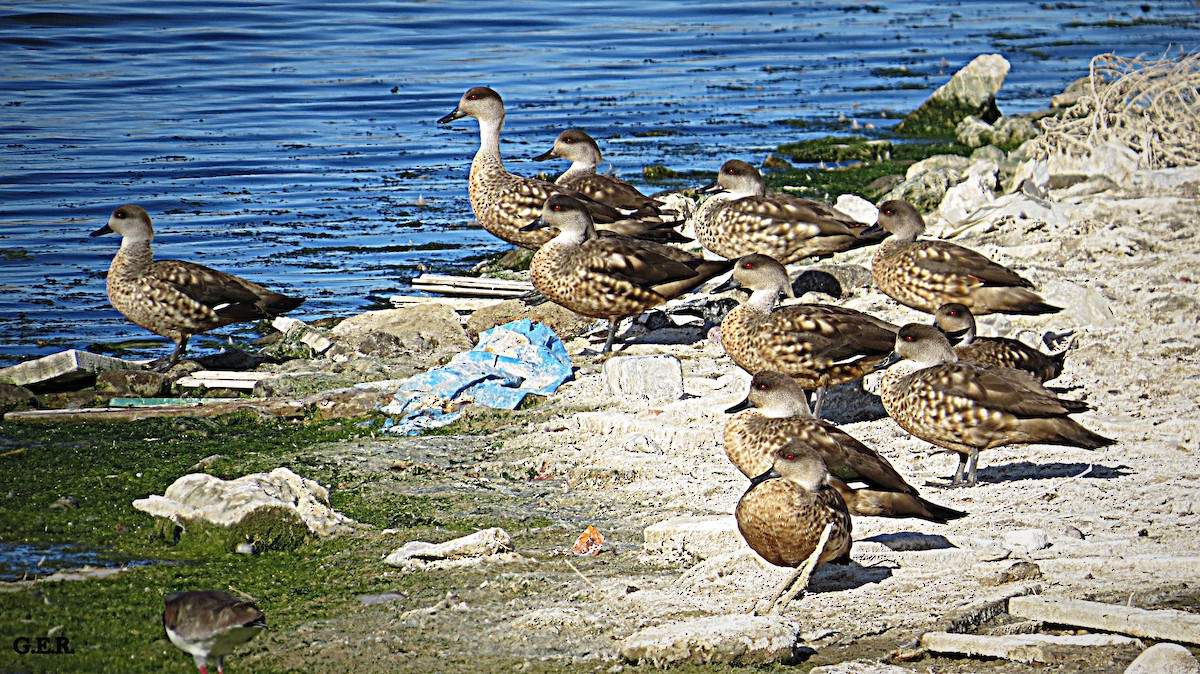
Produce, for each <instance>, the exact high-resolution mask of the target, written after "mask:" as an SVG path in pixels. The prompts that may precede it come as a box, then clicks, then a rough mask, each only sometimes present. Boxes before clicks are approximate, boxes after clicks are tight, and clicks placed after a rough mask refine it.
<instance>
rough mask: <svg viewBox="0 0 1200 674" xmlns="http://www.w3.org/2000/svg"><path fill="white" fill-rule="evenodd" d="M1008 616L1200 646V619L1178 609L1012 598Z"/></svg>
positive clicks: (1037, 598)
mask: <svg viewBox="0 0 1200 674" xmlns="http://www.w3.org/2000/svg"><path fill="white" fill-rule="evenodd" d="M1193 568H1195V567H1193ZM1008 612H1009V614H1010V615H1013V616H1016V617H1018V618H1027V619H1029V620H1041V621H1043V622H1047V623H1051V624H1055V625H1070V626H1072V627H1086V628H1088V629H1097V630H1105V631H1108V632H1120V633H1121V634H1129V635H1132V636H1135V637H1145V638H1148V639H1158V640H1161V641H1179V642H1183V643H1187V644H1200V615H1196V614H1195V613H1188V612H1186V611H1177V610H1175V609H1156V610H1146V609H1140V608H1132V607H1129V606H1119V605H1116V604H1105V603H1102V602H1097V601H1084V600H1082V599H1047V598H1045V597H1013V598H1012V599H1009V600H1008Z"/></svg>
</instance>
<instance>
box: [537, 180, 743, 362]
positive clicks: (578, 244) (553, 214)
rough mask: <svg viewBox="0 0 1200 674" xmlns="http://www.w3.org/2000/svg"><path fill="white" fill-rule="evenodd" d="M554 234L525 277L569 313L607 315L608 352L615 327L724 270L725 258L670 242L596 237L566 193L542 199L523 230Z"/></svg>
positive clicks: (578, 205) (582, 210)
mask: <svg viewBox="0 0 1200 674" xmlns="http://www.w3.org/2000/svg"><path fill="white" fill-rule="evenodd" d="M547 227H552V228H555V229H557V230H558V234H557V235H556V236H555V237H554V238H552V239H550V240H549V241H547V242H546V243H545V244H543V245H542V247H541V248H539V249H538V251H537V252H536V253H534V255H533V260H532V262H530V265H529V276H530V279H531V280H532V281H533V286H534V288H536V289H537V290H538V292H540V293H541V294H542V295H544V296H545V297H546V298H547V299H549V300H550V301H551V302H554V303H555V304H560V305H562V306H564V307H566V308H568V309H570V310H571V311H574V312H576V313H580V314H583V315H584V316H591V317H593V318H607V319H608V321H609V326H608V339H606V340H605V342H604V348H603V350H602V353H608V352H609V351H611V350H612V345H613V341H614V340H615V339H616V334H617V326H618V325H619V324H620V320H621V319H622V318H624V317H626V316H633V315H635V314H638V313H640V312H642V311H645V310H646V309H650V308H652V307H655V306H658V305H659V304H662V303H663V302H666V301H667V300H669V299H672V298H675V297H678V296H679V295H682V294H683V293H685V292H687V291H689V290H691V289H693V288H695V287H696V286H698V285H700V284H701V283H703V282H705V281H707V280H708V279H710V278H712V277H714V276H717V275H718V274H722V273H724V272H727V271H729V267H730V263H729V262H726V261H706V260H703V259H701V258H698V257H695V256H694V255H691V254H690V253H687V252H685V251H683V250H681V249H679V248H675V247H674V246H668V245H665V244H659V243H654V242H651V241H643V240H639V239H631V238H626V237H622V236H597V235H596V230H595V228H594V226H593V224H592V218H591V216H590V215H589V214H588V210H587V208H586V207H585V206H584V205H583V203H581V202H580V201H578V200H577V199H574V198H572V197H569V196H567V195H565V194H554V195H551V196H550V198H549V199H547V200H546V204H545V207H544V208H543V210H542V216H541V217H540V218H538V219H537V221H535V222H534V223H533V224H530V225H527V226H526V229H540V228H547Z"/></svg>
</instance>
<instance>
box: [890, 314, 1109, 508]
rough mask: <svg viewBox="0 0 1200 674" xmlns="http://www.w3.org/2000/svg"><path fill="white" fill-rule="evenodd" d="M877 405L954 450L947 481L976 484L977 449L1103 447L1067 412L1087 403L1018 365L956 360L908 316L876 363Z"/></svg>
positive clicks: (1104, 442) (941, 340)
mask: <svg viewBox="0 0 1200 674" xmlns="http://www.w3.org/2000/svg"><path fill="white" fill-rule="evenodd" d="M883 368H889V369H888V371H887V372H886V373H885V374H884V377H883V381H882V394H881V396H880V397H881V398H882V400H883V406H884V409H886V410H887V412H888V414H889V415H891V417H892V418H893V419H895V420H896V423H898V424H899V425H900V427H901V428H903V429H904V430H906V431H908V432H909V433H912V434H913V435H915V436H917V437H918V438H921V439H922V440H925V441H926V442H931V443H933V444H935V445H938V446H939V447H944V448H946V449H949V450H951V451H953V452H958V455H959V456H958V459H959V463H958V469H957V470H955V472H954V480H953V482H952V483H951V484H952V486H956V485H959V484H962V483H963V470H964V468H965V469H966V471H967V476H966V484H967V485H974V484H975V483H976V479H975V470H976V467H977V464H978V463H979V452H980V450H983V449H990V448H992V447H1002V446H1005V445H1019V444H1048V445H1069V446H1072V447H1081V448H1083V449H1096V448H1099V447H1106V446H1108V445H1111V444H1113V443H1114V442H1115V441H1114V440H1111V439H1109V438H1106V437H1104V436H1102V435H1098V434H1096V433H1093V432H1092V431H1090V430H1088V429H1086V428H1084V427H1083V426H1081V425H1080V424H1079V423H1077V422H1076V421H1074V420H1073V419H1071V418H1069V417H1068V416H1067V415H1068V414H1074V413H1076V412H1084V411H1087V410H1088V409H1090V407H1089V406H1088V404H1087V403H1085V402H1081V401H1077V400H1064V399H1062V398H1059V397H1058V396H1056V395H1055V394H1054V393H1052V392H1051V391H1048V390H1047V389H1046V388H1045V387H1044V386H1042V385H1041V384H1040V383H1039V382H1038V381H1037V380H1036V379H1034V378H1033V377H1032V376H1030V375H1029V374H1027V373H1025V372H1022V371H1020V370H1013V369H1011V368H1006V367H998V366H995V365H984V364H981V363H972V362H968V361H960V360H959V359H958V356H956V355H955V354H954V351H953V350H952V349H951V348H950V342H948V341H947V340H946V336H945V335H943V334H942V333H941V332H940V331H938V330H937V328H934V327H933V326H931V325H920V324H917V323H910V324H908V325H906V326H904V327H902V328H900V331H899V332H897V333H896V350H895V353H893V354H892V356H890V357H889V358H888V359H887V360H885V361H883V362H882V363H880V369H883Z"/></svg>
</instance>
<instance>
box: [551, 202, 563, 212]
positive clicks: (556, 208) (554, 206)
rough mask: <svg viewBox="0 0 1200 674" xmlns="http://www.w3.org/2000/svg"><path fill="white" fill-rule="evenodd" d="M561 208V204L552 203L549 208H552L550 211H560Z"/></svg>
mask: <svg viewBox="0 0 1200 674" xmlns="http://www.w3.org/2000/svg"><path fill="white" fill-rule="evenodd" d="M562 209H563V207H562V204H553V205H552V206H550V210H552V211H561V210H562Z"/></svg>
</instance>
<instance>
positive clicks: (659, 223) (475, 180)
mask: <svg viewBox="0 0 1200 674" xmlns="http://www.w3.org/2000/svg"><path fill="white" fill-rule="evenodd" d="M504 116H505V113H504V101H503V100H501V98H500V94H498V93H496V92H495V91H493V90H492V89H489V88H487V87H472V88H471V89H469V90H467V92H466V93H464V94H463V95H462V98H461V99H460V100H459V102H458V105H457V106H456V107H455V108H454V110H453V111H452V112H451V113H450V114H448V115H445V116H444V117H442V118H441V119H439V120H438V124H448V123H450V122H452V121H454V120H456V119H461V118H463V117H474V118H475V119H476V120H477V121H478V122H479V150H478V151H476V153H475V157H474V159H472V161H471V172H470V174H469V176H468V178H467V193H468V195H469V196H470V199H471V209H472V210H473V211H474V212H475V219H476V220H478V221H479V224H480V226H482V227H483V228H484V229H486V230H487V231H488V232H490V233H492V234H494V235H496V236H497V237H499V238H501V239H504V240H505V241H507V242H509V243H511V244H514V245H517V246H521V247H522V248H528V249H530V250H537V248H538V246H540V245H542V244H543V243H545V242H546V241H548V240H550V238H551V237H552V236H553V235H554V233H553V232H552V231H549V230H546V231H535V230H525V229H522V228H523V227H524V226H525V225H527V224H529V223H530V222H532V221H533V220H535V219H536V218H537V217H538V214H539V213H540V212H541V210H542V205H543V204H545V203H546V199H548V198H549V197H550V196H551V195H553V194H565V195H568V196H571V197H574V198H576V199H579V200H580V201H581V202H582V203H584V204H585V205H586V207H587V209H588V211H589V212H590V213H591V216H592V218H593V221H594V222H596V223H599V224H598V225H597V226H598V227H599V228H600V229H604V230H609V231H613V232H616V233H619V234H622V235H627V236H637V237H639V238H647V239H651V240H662V241H675V240H679V239H680V238H682V237H680V235H679V233H678V232H676V231H675V230H674V229H672V227H673V226H674V225H675V224H677V223H674V222H664V221H663V220H662V219H660V218H645V219H638V218H631V217H629V216H627V215H626V214H625V213H622V212H621V211H620V210H619V209H617V208H614V207H613V206H609V205H607V204H603V203H600V202H598V201H595V200H593V199H590V198H588V197H587V195H585V194H583V193H581V192H579V191H577V190H573V189H570V188H567V187H563V186H560V185H555V184H554V183H551V182H547V181H545V180H537V179H535V178H525V177H522V176H518V175H515V174H512V173H509V172H508V170H507V169H506V168H504V159H503V158H502V157H501V155H500V131H501V130H502V129H503V128H504Z"/></svg>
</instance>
